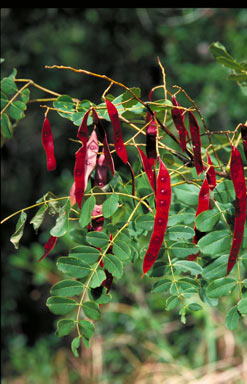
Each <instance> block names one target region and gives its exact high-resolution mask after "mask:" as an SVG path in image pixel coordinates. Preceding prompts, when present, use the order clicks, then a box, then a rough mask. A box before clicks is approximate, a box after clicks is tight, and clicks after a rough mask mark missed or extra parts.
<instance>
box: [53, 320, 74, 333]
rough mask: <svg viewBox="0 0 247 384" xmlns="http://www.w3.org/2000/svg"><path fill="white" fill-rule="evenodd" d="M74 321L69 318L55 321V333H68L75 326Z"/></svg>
mask: <svg viewBox="0 0 247 384" xmlns="http://www.w3.org/2000/svg"><path fill="white" fill-rule="evenodd" d="M75 324H76V323H75V321H74V320H71V319H62V320H59V321H58V322H57V330H56V335H57V336H58V337H63V336H66V335H69V334H70V332H71V331H72V330H73V329H74V328H75Z"/></svg>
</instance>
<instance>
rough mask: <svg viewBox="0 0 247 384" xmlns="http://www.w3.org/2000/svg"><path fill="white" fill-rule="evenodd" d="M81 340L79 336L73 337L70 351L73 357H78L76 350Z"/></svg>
mask: <svg viewBox="0 0 247 384" xmlns="http://www.w3.org/2000/svg"><path fill="white" fill-rule="evenodd" d="M80 344H81V339H80V337H79V336H77V337H75V338H74V339H73V340H72V342H71V350H72V352H73V354H74V356H75V357H79V353H78V351H77V349H78V348H79V347H80Z"/></svg>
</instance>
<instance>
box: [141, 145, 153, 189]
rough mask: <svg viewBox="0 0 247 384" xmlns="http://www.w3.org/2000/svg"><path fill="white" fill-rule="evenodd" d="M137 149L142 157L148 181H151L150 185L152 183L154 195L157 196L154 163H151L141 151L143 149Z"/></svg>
mask: <svg viewBox="0 0 247 384" xmlns="http://www.w3.org/2000/svg"><path fill="white" fill-rule="evenodd" d="M137 149H138V151H139V154H140V156H141V160H142V165H143V168H144V171H145V173H146V175H147V178H148V181H149V183H150V185H151V187H152V189H153V191H154V194H155V173H154V170H153V169H152V161H150V159H148V158H147V156H146V155H145V153H144V152H143V151H142V150H141V148H139V147H137ZM151 160H152V159H151Z"/></svg>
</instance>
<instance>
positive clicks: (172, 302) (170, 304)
mask: <svg viewBox="0 0 247 384" xmlns="http://www.w3.org/2000/svg"><path fill="white" fill-rule="evenodd" d="M178 303H179V298H178V297H177V296H170V297H168V299H167V300H166V310H167V311H170V310H171V309H174V308H175V307H176V306H177V304H178Z"/></svg>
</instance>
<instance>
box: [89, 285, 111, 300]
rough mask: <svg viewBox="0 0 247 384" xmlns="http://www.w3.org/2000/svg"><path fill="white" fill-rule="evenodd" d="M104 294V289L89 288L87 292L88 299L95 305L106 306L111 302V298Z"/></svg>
mask: <svg viewBox="0 0 247 384" xmlns="http://www.w3.org/2000/svg"><path fill="white" fill-rule="evenodd" d="M106 292H107V289H106V287H102V286H100V287H97V288H91V289H90V290H89V298H90V299H91V300H92V301H95V303H97V304H107V303H109V301H111V299H112V297H111V295H109V294H107V293H106Z"/></svg>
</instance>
